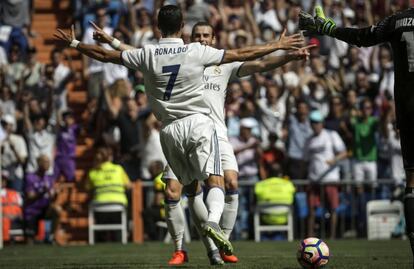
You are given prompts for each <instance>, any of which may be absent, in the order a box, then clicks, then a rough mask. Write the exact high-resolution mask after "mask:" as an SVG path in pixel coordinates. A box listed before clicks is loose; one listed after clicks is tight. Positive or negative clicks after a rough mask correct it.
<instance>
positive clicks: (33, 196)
mask: <svg viewBox="0 0 414 269" xmlns="http://www.w3.org/2000/svg"><path fill="white" fill-rule="evenodd" d="M50 164H51V161H50V158H49V157H48V156H46V155H42V154H41V155H39V157H38V158H37V164H36V167H38V168H37V170H36V171H35V172H33V173H28V174H26V184H25V201H24V203H25V206H24V220H25V234H26V240H27V242H28V243H29V244H32V243H33V240H34V236H35V235H36V234H37V232H38V224H39V221H40V220H42V219H45V218H52V223H53V227H54V228H53V231H54V232H56V228H57V225H56V224H57V222H56V219H57V212H56V211H55V209H54V207H53V206H52V203H53V200H54V197H55V195H56V189H55V187H54V183H55V178H54V177H53V176H52V175H48V171H49V170H50Z"/></svg>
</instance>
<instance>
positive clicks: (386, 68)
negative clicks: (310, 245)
mask: <svg viewBox="0 0 414 269" xmlns="http://www.w3.org/2000/svg"><path fill="white" fill-rule="evenodd" d="M32 4H33V3H32V1H29V0H5V1H1V3H0V26H1V28H0V115H1V128H0V140H2V141H3V142H2V146H1V166H2V176H3V180H4V182H5V184H7V188H8V190H10V191H11V192H13V191H15V192H16V195H17V196H19V197H20V198H19V199H18V204H19V206H20V207H22V208H23V211H21V212H20V211H18V210H17V209H16V210H14V213H13V214H15V215H19V217H18V218H22V219H24V223H25V230H26V235H27V236H28V237H30V236H32V235H33V233H34V230H36V225H37V224H36V222H37V221H38V220H39V219H40V218H44V217H45V216H50V215H52V216H54V215H56V214H57V215H59V212H60V211H61V210H62V209H61V208H59V206H57V205H54V204H53V201H54V197H55V196H56V193H58V192H59V189H58V187H56V182H73V181H75V177H76V173H75V172H76V164H77V163H76V156H77V155H76V147H77V141H78V140H79V138H80V137H84V136H88V137H91V138H93V141H94V144H95V145H96V147H97V148H98V147H100V150H98V151H97V152H100V153H101V154H96V157H95V162H94V163H91V165H90V169H91V171H92V170H94V169H99V167H100V166H99V165H100V164H102V163H103V162H110V163H116V164H119V165H120V166H122V168H123V169H124V171H125V172H126V175H127V176H128V178H129V180H130V181H135V180H137V179H142V180H147V181H150V180H153V179H154V178H155V177H156V176H158V175H159V173H160V172H162V167H163V166H164V165H165V164H166V161H165V158H164V156H163V154H162V150H161V146H160V142H159V130H160V128H161V125H160V123H159V122H158V121H157V120H156V119H155V117H154V115H153V114H152V113H151V110H150V108H149V107H148V103H147V97H146V95H145V86H144V77H143V74H142V73H140V72H139V71H132V70H128V69H127V68H126V67H123V66H117V65H113V64H110V63H100V62H98V61H95V60H91V59H89V58H87V57H84V58H83V60H82V63H83V65H82V69H81V71H79V70H76V69H75V68H73V67H72V58H71V55H72V54H71V53H70V52H69V51H70V50H69V49H66V50H62V49H61V47H56V49H54V50H53V51H52V52H51V54H50V61H49V62H48V63H44V62H39V61H38V60H37V49H36V46H34V45H33V42H32V40H33V39H34V38H36V36H37V35H38V33H36V32H35V31H33V30H32V29H31V25H32V22H31V14H32V8H31V6H32ZM164 4H176V5H179V6H180V7H181V8H182V10H183V14H184V18H185V22H186V23H185V26H184V32H183V39H184V41H185V42H190V36H191V29H192V26H193V25H194V24H195V23H196V22H198V21H207V22H209V23H210V24H211V25H212V26H213V27H214V32H215V37H216V47H217V48H224V49H229V48H242V47H245V46H248V45H252V44H262V43H265V42H269V41H272V40H277V39H278V37H279V35H280V33H281V32H282V31H283V29H284V28H286V29H287V31H288V34H293V33H296V32H298V14H299V12H300V11H301V10H304V11H307V12H309V13H313V10H312V8H313V7H314V6H315V4H321V5H322V6H323V7H324V10H325V13H326V15H327V16H330V17H332V18H333V19H334V20H335V22H336V24H337V25H338V26H339V27H367V26H370V25H373V24H375V23H376V22H378V21H379V20H380V19H382V18H384V17H386V16H388V15H390V14H392V13H395V12H397V11H399V10H402V9H406V8H408V7H409V4H410V3H409V1H403V0H352V1H346V2H345V1H338V0H322V1H320V0H312V1H311V0H302V1H301V0H275V1H272V0H261V1H258V0H249V1H241V0H205V1H202V0H181V1H180V0H177V1H160V0H155V1H154V0H142V1H139V0H136V1H134V0H129V1H128V0H72V1H71V11H72V16H71V21H69V22H68V23H73V24H75V28H76V35H77V36H78V39H79V40H82V42H85V43H90V44H95V43H96V42H95V41H94V40H93V38H92V33H93V28H92V27H91V25H90V24H89V21H94V22H95V23H96V24H97V25H98V26H100V27H101V28H103V29H104V31H106V32H107V33H108V34H110V35H112V36H114V37H116V38H118V39H119V40H121V41H122V42H125V43H127V44H130V45H132V46H134V47H142V46H145V45H146V44H154V43H157V41H158V39H159V38H160V34H159V31H158V30H157V28H156V13H157V10H158V8H159V7H160V6H161V5H164ZM306 40H307V43H308V44H315V45H317V47H315V48H313V49H311V51H310V54H311V55H310V59H309V61H306V62H304V61H302V62H292V63H289V64H286V65H284V66H283V67H281V68H278V69H276V70H274V71H272V72H267V73H262V74H255V75H253V76H249V77H244V78H240V79H237V80H234V81H230V82H229V84H228V88H227V100H226V105H225V111H226V121H227V125H228V135H229V139H230V141H231V143H232V145H233V146H234V150H235V154H236V158H237V161H238V165H239V181H240V182H247V183H246V186H244V187H241V188H240V194H241V196H240V197H241V199H240V218H239V222H238V224H237V225H236V232H235V237H236V238H249V235H250V237H251V233H252V232H251V229H252V227H251V218H250V217H249V214H248V213H249V211H251V204H252V202H253V201H252V199H254V196H255V195H254V194H255V193H254V184H255V183H256V182H259V181H260V180H265V179H267V178H271V177H285V178H287V179H286V180H288V179H291V180H292V182H293V183H295V182H296V180H306V181H307V182H308V183H306V184H305V185H306V186H303V184H302V185H301V184H300V185H298V186H297V191H300V190H301V191H304V192H307V193H308V199H306V203H305V205H306V204H307V205H308V206H309V209H310V210H309V211H310V215H312V214H316V213H314V212H313V211H314V210H312V208H313V207H315V208H316V207H318V206H319V203H318V201H317V200H318V199H313V198H317V197H318V196H319V195H320V192H319V191H316V190H315V189H314V188H313V186H314V184H318V183H321V182H323V183H340V182H341V181H344V180H347V181H353V182H355V184H354V185H355V186H356V187H355V188H352V190H351V189H349V188H345V187H340V186H339V185H332V186H333V187H334V190H333V191H332V190H331V189H328V188H326V189H325V192H326V194H327V195H326V197H327V198H325V199H326V200H327V202H328V203H327V206H326V208H327V209H328V211H329V212H330V213H329V214H328V215H329V217H330V218H331V225H333V227H336V225H337V223H336V221H333V222H332V219H335V218H336V217H334V216H335V212H336V210H337V209H338V208H339V207H340V206H341V203H343V202H344V201H343V197H344V196H343V194H344V193H347V192H355V193H358V196H357V197H358V198H359V200H358V206H357V209H358V210H357V212H359V213H358V214H360V215H361V216H362V217H361V218H362V219H364V218H365V215H364V214H365V211H364V206H365V203H366V201H367V199H371V198H373V197H372V193H374V195H376V196H378V195H380V196H382V197H383V198H390V197H391V196H392V195H391V193H392V191H393V190H394V189H398V188H397V187H399V186H401V185H403V184H404V177H405V175H404V170H403V166H402V159H401V149H400V144H399V136H398V131H397V130H396V128H395V113H394V101H393V87H394V71H393V58H392V53H391V50H390V47H389V46H388V45H387V44H384V45H381V46H377V47H371V48H357V47H352V46H349V45H347V44H346V43H343V42H341V41H338V40H334V39H331V38H327V37H321V36H316V37H306ZM99 45H102V46H104V47H106V48H110V47H109V46H107V45H103V44H99ZM275 55H278V53H275ZM75 80H81V81H84V84H83V86H84V88H85V90H87V105H86V107H85V109H84V111H83V113H81V114H80V115H78V114H75V113H74V111H73V110H72V108H71V107H70V106H69V105H68V101H67V92H68V85H69V84H70V83H71V82H72V81H75ZM321 130H323V131H324V132H326V133H328V134H329V135H328V136H327V138H326V139H325V140H323V142H322V143H319V144H318V143H316V142H315V141H313V142H315V143H316V144H318V145H316V146H315V143H310V141H311V140H312V139H314V138H315V137H317V136H319V135H320V133H321ZM326 130H329V131H326ZM332 131H334V132H332ZM332 134H333V135H332ZM336 134H338V135H336ZM309 145H314V147H310V146H309ZM326 145H328V146H329V145H332V146H329V148H328V149H327V148H324V147H326ZM338 155H340V158H338V159H335V158H334V157H335V156H338ZM96 159H97V160H96ZM86 174H88V173H86ZM90 174H91V173H89V175H90ZM379 178H380V179H390V180H392V184H391V187H390V188H388V189H387V190H386V191H384V190H383V188H382V187H381V186H379V185H378V184H377V179H379ZM89 180H90V179H89ZM84 181H85V183H86V182H87V181H88V179H86V178H85V179H84ZM122 182H123V183H125V184H124V186H125V188H127V186H128V184H129V183H128V180H126V179H124V178H123V179H122ZM356 183H357V184H356ZM365 183H367V184H368V185H366V186H365V188H364V184H365ZM88 185H89V186H91V185H92V186H93V184H88ZM4 186H6V185H4ZM157 186H158V185H157ZM366 193H369V195H368V194H367V195H364V194H366ZM256 194H257V193H256ZM340 194H341V195H340ZM2 195H3V197H6V194H5V193H4V191H3V194H2ZM147 195H149V194H147ZM292 195H293V194H292ZM17 196H16V197H17ZM315 196H316V197H315ZM151 197H152V196H151ZM155 197H156V199H154V200H152V198H151V199H147V201H148V203H147V206H148V207H150V206H151V204H152V203H155V204H156V205H155V208H156V210H155V211H156V212H158V211H160V210H159V209H160V208H162V199H159V197H158V195H155ZM153 206H154V205H153ZM151 212H152V211H151ZM151 212H150V213H148V212H146V213H147V214H149V215H151V214H152V213H151ZM312 212H313V213H312ZM157 214H158V213H155V215H157ZM159 215H160V216H159V218H162V212H161V213H159ZM324 216H325V215H324ZM324 216H323V217H324ZM154 218H155V219H157V217H154ZM313 222H314V219H312V220H311V221H309V223H308V225H307V228H308V230H307V233H308V234H309V235H311V234H313V233H314V232H315V231H314V225H313V224H312V223H313ZM364 223H365V220H361V223H360V224H358V225H357V232H358V234H359V235H361V236H364V233H365V232H364V229H365V226H364V225H365V224H364ZM149 225H151V224H149ZM316 226H317V225H316ZM309 227H310V228H309ZM332 230H336V228H333V229H332V228H331V237H335V236H336V235H335V233H334V232H332ZM148 233H149V234H150V232H148ZM148 236H149V237H154V236H150V235H148Z"/></svg>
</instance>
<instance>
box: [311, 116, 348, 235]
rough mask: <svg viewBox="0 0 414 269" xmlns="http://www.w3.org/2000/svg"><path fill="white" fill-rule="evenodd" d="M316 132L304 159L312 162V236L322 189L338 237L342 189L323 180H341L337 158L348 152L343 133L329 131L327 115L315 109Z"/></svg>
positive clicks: (331, 228)
mask: <svg viewBox="0 0 414 269" xmlns="http://www.w3.org/2000/svg"><path fill="white" fill-rule="evenodd" d="M309 118H310V121H311V126H312V130H313V135H312V136H311V137H309V138H308V139H307V140H306V143H305V148H304V159H305V161H306V162H307V163H308V164H309V168H308V171H309V172H308V177H309V179H310V180H311V185H310V189H309V191H308V200H309V218H308V236H314V227H315V226H314V223H315V209H316V207H318V206H320V190H322V189H323V191H324V192H325V197H326V202H327V204H328V205H329V213H330V220H331V221H330V223H331V225H330V230H331V232H330V238H331V239H334V238H335V237H336V228H337V227H336V226H337V214H336V209H337V208H338V206H339V192H338V188H339V187H338V186H336V185H324V186H323V187H322V186H319V185H317V184H320V183H336V182H339V180H340V174H339V167H338V166H337V162H338V161H340V160H342V159H344V158H346V156H347V152H346V148H345V144H344V142H343V141H342V139H341V137H340V136H339V135H338V133H337V132H335V131H329V130H327V129H325V128H324V126H323V121H324V118H323V115H322V113H321V112H320V111H317V110H314V111H312V112H311V113H310V116H309Z"/></svg>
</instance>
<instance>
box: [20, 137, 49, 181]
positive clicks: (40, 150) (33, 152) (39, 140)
mask: <svg viewBox="0 0 414 269" xmlns="http://www.w3.org/2000/svg"><path fill="white" fill-rule="evenodd" d="M27 138H28V141H27V144H28V148H29V158H28V162H27V167H26V172H28V173H34V172H36V171H37V168H38V166H37V160H36V159H37V157H39V156H40V155H42V154H44V155H46V156H47V157H49V160H50V168H49V170H48V171H47V174H48V175H51V174H53V162H54V157H53V156H54V149H55V135H54V134H53V133H51V132H49V131H47V130H42V131H40V132H29V134H28V136H27Z"/></svg>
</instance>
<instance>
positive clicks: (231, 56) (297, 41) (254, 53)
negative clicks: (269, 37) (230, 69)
mask: <svg viewBox="0 0 414 269" xmlns="http://www.w3.org/2000/svg"><path fill="white" fill-rule="evenodd" d="M303 42H304V39H303V37H302V36H301V34H294V35H291V36H286V29H285V30H284V31H283V33H282V34H281V36H280V38H279V40H278V41H274V42H270V43H267V44H264V45H256V46H250V47H246V48H241V49H233V50H227V51H226V53H225V55H224V58H223V61H222V63H230V62H234V61H250V60H255V59H257V58H260V57H263V56H265V55H267V54H269V53H272V52H274V51H276V50H294V49H298V47H300V46H302V45H303Z"/></svg>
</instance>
